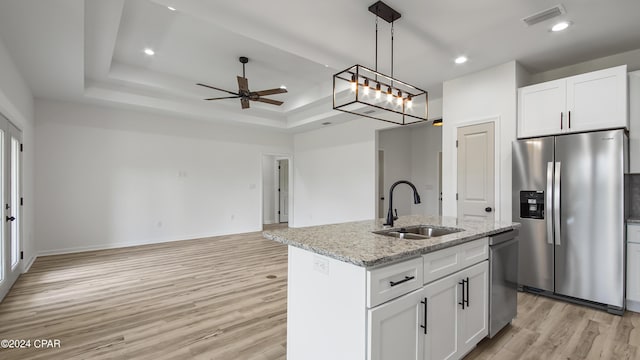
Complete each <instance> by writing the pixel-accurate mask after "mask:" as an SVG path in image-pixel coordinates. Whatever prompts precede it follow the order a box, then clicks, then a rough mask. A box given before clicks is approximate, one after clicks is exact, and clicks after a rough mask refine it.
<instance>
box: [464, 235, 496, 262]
mask: <svg viewBox="0 0 640 360" xmlns="http://www.w3.org/2000/svg"><path fill="white" fill-rule="evenodd" d="M460 246H462V267H463V268H466V267H467V266H470V265H473V264H477V263H479V262H480V261H484V260H487V259H488V258H489V238H482V239H479V240H475V241H471V242H468V243H465V244H462V245H460Z"/></svg>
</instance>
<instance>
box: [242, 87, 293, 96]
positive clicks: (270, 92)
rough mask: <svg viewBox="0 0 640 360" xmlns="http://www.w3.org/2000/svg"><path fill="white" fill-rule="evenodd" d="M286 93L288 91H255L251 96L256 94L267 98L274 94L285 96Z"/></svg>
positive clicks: (278, 89) (279, 89)
mask: <svg viewBox="0 0 640 360" xmlns="http://www.w3.org/2000/svg"><path fill="white" fill-rule="evenodd" d="M286 92H287V89H283V88H277V89H269V90H260V91H254V92H252V93H251V95H253V94H255V95H258V96H265V95H274V94H284V93H286Z"/></svg>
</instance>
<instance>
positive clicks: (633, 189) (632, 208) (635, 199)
mask: <svg viewBox="0 0 640 360" xmlns="http://www.w3.org/2000/svg"><path fill="white" fill-rule="evenodd" d="M629 218H631V219H640V174H631V175H629Z"/></svg>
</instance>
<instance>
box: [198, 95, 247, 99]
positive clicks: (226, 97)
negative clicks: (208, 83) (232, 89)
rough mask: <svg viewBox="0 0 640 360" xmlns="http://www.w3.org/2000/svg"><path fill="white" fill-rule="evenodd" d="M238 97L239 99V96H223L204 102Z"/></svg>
mask: <svg viewBox="0 0 640 360" xmlns="http://www.w3.org/2000/svg"><path fill="white" fill-rule="evenodd" d="M239 97H240V95H236V96H223V97H215V98H209V99H205V100H220V99H237V98H239Z"/></svg>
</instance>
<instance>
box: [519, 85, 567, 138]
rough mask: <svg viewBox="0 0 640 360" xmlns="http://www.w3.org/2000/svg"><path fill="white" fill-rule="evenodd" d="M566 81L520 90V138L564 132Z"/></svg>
mask: <svg viewBox="0 0 640 360" xmlns="http://www.w3.org/2000/svg"><path fill="white" fill-rule="evenodd" d="M566 88H567V87H566V81H565V80H555V81H548V82H545V83H542V84H536V85H531V86H527V87H523V88H520V89H518V137H519V138H521V137H534V136H544V135H549V134H556V133H559V132H562V131H563V130H564V112H565V109H566V92H567V90H566Z"/></svg>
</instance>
